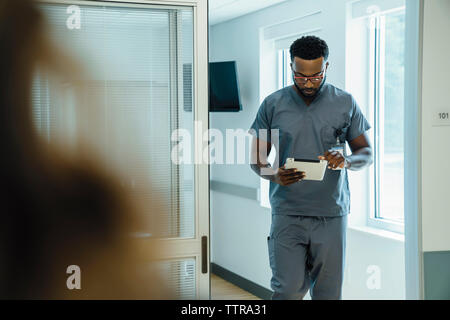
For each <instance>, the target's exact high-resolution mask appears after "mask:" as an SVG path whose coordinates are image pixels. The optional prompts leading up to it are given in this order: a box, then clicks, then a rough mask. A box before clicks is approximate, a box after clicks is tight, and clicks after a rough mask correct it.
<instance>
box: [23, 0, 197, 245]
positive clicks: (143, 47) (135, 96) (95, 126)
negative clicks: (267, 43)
mask: <svg viewBox="0 0 450 320" xmlns="http://www.w3.org/2000/svg"><path fill="white" fill-rule="evenodd" d="M68 7H69V5H68V4H42V10H43V12H44V14H45V16H46V17H47V18H48V23H49V27H50V28H49V34H50V36H51V38H52V39H53V40H54V41H55V42H56V43H58V44H60V45H61V46H63V47H64V48H65V50H66V51H68V52H71V53H73V54H74V56H77V57H81V58H82V63H83V65H84V66H85V69H86V70H88V79H89V81H86V82H84V83H83V88H84V89H85V90H84V91H83V93H84V96H83V97H76V96H74V91H73V90H71V88H72V87H71V84H63V83H53V82H52V81H49V78H48V77H47V75H46V74H44V73H42V72H38V73H37V74H36V76H35V80H34V85H33V92H32V97H33V115H34V123H35V125H36V128H37V130H38V131H39V132H40V134H42V136H43V137H45V139H46V140H47V141H48V142H52V141H54V140H55V139H58V137H59V136H60V135H61V134H63V135H68V136H76V135H77V134H79V133H81V134H82V135H83V136H84V137H87V138H88V140H89V141H92V142H93V143H94V144H95V145H94V147H95V148H96V150H97V151H98V152H99V153H101V154H103V155H106V156H107V157H105V158H107V161H109V162H110V163H111V164H114V165H115V166H121V167H122V168H124V167H127V168H128V172H129V174H128V176H127V177H126V181H123V183H124V184H127V186H130V188H131V189H132V190H136V191H133V194H132V196H133V197H134V198H135V199H136V200H138V201H141V202H143V203H145V202H146V201H147V202H150V201H152V199H154V198H155V197H157V198H158V199H159V200H160V201H159V203H160V204H159V207H157V208H156V209H157V210H153V212H150V210H149V211H148V212H145V214H146V219H147V222H148V224H147V225H146V226H143V230H136V231H139V232H145V233H146V234H151V235H153V236H161V237H167V238H189V237H193V235H194V232H195V228H194V226H195V215H194V187H193V184H194V168H193V165H190V164H186V165H183V164H182V165H176V164H173V163H172V161H171V149H172V147H173V145H174V142H172V141H171V134H172V132H173V131H174V130H176V129H179V128H184V129H187V130H188V131H189V132H190V133H191V136H193V112H192V111H189V110H184V109H185V108H183V106H184V105H186V101H184V100H185V99H191V100H192V96H193V95H192V76H193V75H192V68H190V69H189V68H188V69H186V68H185V69H186V70H187V71H186V70H185V71H184V76H183V73H182V72H183V64H185V65H186V64H190V65H192V63H193V13H192V10H191V9H178V8H177V9H157V8H151V7H142V8H135V7H127V6H126V5H124V4H116V5H115V6H111V5H108V6H104V5H102V4H101V2H99V3H98V5H90V4H89V5H79V6H78V7H79V9H80V15H79V18H80V20H79V22H80V23H79V28H70V27H68V24H67V21H68V19H69V18H70V17H71V16H72V15H73V13H68V12H67V8H68ZM180 70H181V72H180ZM186 72H189V73H190V74H186ZM184 82H186V83H184ZM72 89H73V88H72ZM77 99H78V100H77ZM83 99H86V100H83ZM83 101H88V102H94V103H92V104H87V105H88V106H89V108H92V110H89V112H90V114H91V115H93V116H92V118H80V117H77V115H78V114H79V113H78V111H79V110H77V109H78V108H82V107H86V106H85V105H84V104H83V103H82V102H83ZM80 102H81V103H80ZM190 105H191V106H192V105H193V101H190ZM192 109H193V108H192ZM99 119H100V121H99ZM130 150H132V151H133V152H134V154H133V157H132V158H131V159H132V160H133V161H132V162H129V161H130V157H129V155H127V152H129V151H130ZM149 182H150V183H151V185H152V186H153V188H154V189H153V191H154V193H152V192H151V190H148V189H147V191H146V189H145V186H147V185H148V184H149ZM140 186H142V187H144V188H142V189H140V188H139V187H140ZM155 193H156V194H155ZM149 207H150V206H149ZM152 208H154V206H153V207H152ZM158 212H161V213H163V215H164V216H162V217H156V216H155V214H157V213H158ZM155 218H158V219H155ZM153 221H162V222H161V224H160V225H158V226H156V227H154V223H153Z"/></svg>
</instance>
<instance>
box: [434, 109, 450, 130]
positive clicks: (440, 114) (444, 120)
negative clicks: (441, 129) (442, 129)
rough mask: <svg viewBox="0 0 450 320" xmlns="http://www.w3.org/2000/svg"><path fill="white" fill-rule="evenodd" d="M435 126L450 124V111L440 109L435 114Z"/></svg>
mask: <svg viewBox="0 0 450 320" xmlns="http://www.w3.org/2000/svg"><path fill="white" fill-rule="evenodd" d="M432 125H433V126H450V111H449V110H438V111H435V112H434V115H433V124H432Z"/></svg>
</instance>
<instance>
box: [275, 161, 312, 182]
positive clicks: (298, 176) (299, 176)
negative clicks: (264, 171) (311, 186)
mask: <svg viewBox="0 0 450 320" xmlns="http://www.w3.org/2000/svg"><path fill="white" fill-rule="evenodd" d="M305 177H306V175H305V172H303V171H297V169H286V168H285V166H282V167H280V168H278V170H277V172H276V174H274V175H273V178H272V179H271V180H272V182H275V183H278V184H279V185H282V186H288V185H291V184H293V183H296V182H299V181H301V180H303V179H304V178H305Z"/></svg>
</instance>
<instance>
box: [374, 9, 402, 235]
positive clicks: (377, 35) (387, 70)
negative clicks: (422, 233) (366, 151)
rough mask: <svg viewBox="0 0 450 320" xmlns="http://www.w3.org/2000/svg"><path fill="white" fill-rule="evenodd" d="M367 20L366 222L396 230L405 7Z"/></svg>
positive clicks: (399, 207) (399, 195)
mask: <svg viewBox="0 0 450 320" xmlns="http://www.w3.org/2000/svg"><path fill="white" fill-rule="evenodd" d="M368 19H369V25H370V29H369V59H370V60H369V64H370V72H369V78H370V80H369V83H370V85H369V88H370V89H369V106H370V109H369V110H370V111H369V112H370V113H372V116H373V123H372V125H373V128H374V139H373V149H374V160H375V161H374V166H373V167H372V168H371V170H372V178H373V180H372V181H373V183H372V187H373V188H372V190H371V194H372V199H373V202H372V203H373V205H372V206H371V208H372V210H371V214H370V218H369V224H371V225H372V226H382V227H385V228H386V229H389V230H391V231H397V232H401V231H402V228H403V220H404V209H403V207H404V204H403V198H404V191H403V190H404V186H403V181H404V147H403V138H404V135H403V131H404V130H403V126H404V125H403V122H404V121H403V117H404V53H405V52H404V48H405V10H404V8H399V9H397V10H393V11H390V12H387V13H384V14H378V15H375V16H372V17H370V18H368Z"/></svg>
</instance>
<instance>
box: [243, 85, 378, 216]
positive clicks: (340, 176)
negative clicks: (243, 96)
mask: <svg viewBox="0 0 450 320" xmlns="http://www.w3.org/2000/svg"><path fill="white" fill-rule="evenodd" d="M370 128H371V127H370V124H369V123H368V121H367V120H366V118H365V117H364V115H363V114H362V112H361V110H360V108H359V106H358V104H357V103H356V101H355V99H354V98H353V96H352V95H351V94H350V93H347V92H345V91H343V90H341V89H339V88H336V87H335V86H333V85H331V84H328V83H325V84H324V85H323V86H322V88H321V90H320V91H319V92H318V95H317V96H316V98H315V99H314V100H313V102H312V103H311V104H310V105H309V106H308V105H306V103H305V102H304V101H303V99H302V98H301V97H300V96H299V95H298V93H297V91H296V90H295V88H294V87H293V86H288V87H285V88H283V89H280V90H278V91H276V92H274V93H272V94H271V95H269V96H268V97H267V98H266V99H265V100H264V101H263V103H262V104H261V106H260V108H259V110H258V113H257V115H256V119H255V121H254V122H253V124H252V126H251V129H250V130H249V132H250V133H251V134H256V136H257V137H258V138H259V131H258V130H259V129H267V130H269V131H268V133H269V134H268V136H267V140H268V141H269V142H270V141H271V136H270V129H278V130H279V148H278V149H277V155H278V157H277V158H278V160H279V166H280V167H281V166H283V165H284V164H285V162H286V158H300V159H314V160H317V159H318V156H319V155H323V154H324V153H325V151H326V150H328V149H330V148H331V147H333V146H335V145H336V140H337V139H336V136H335V133H336V131H337V130H338V129H341V131H342V133H341V135H340V141H341V143H345V141H352V140H353V139H355V138H357V137H358V136H360V135H361V134H363V133H364V132H365V131H366V130H369V129H370ZM252 129H253V130H254V131H253V130H252ZM338 132H339V131H338ZM263 137H264V136H261V139H262V138H263ZM272 143H273V142H272ZM269 194H270V204H271V207H272V214H286V215H302V216H328V217H337V216H344V215H346V214H348V213H350V190H349V187H348V177H347V169H342V170H331V169H327V170H326V172H325V176H324V178H323V180H322V181H312V180H311V181H310V180H303V181H299V182H296V183H294V184H291V185H288V186H281V185H279V184H277V183H274V182H270V191H269Z"/></svg>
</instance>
